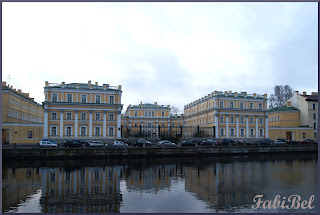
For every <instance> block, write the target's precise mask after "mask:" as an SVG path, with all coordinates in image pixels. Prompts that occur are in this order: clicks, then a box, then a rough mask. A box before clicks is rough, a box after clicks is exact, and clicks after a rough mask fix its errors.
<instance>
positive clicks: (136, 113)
mask: <svg viewBox="0 0 320 215" xmlns="http://www.w3.org/2000/svg"><path fill="white" fill-rule="evenodd" d="M134 116H138V111H134ZM144 116H145V117H154V116H155V112H154V111H145V112H144ZM161 117H165V113H164V111H162V112H161Z"/></svg>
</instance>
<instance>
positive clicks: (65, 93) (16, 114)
mask: <svg viewBox="0 0 320 215" xmlns="http://www.w3.org/2000/svg"><path fill="white" fill-rule="evenodd" d="M2 92H3V96H2V106H3V108H2V115H3V121H2V137H3V138H2V143H3V144H4V145H5V144H37V143H39V142H40V141H41V140H42V139H49V140H50V141H54V142H57V143H58V144H63V143H65V142H66V141H68V140H75V139H76V140H81V141H86V142H91V141H101V142H103V143H108V144H110V143H113V142H114V141H116V140H120V139H122V140H127V141H136V140H138V139H141V138H143V139H148V140H151V141H152V142H159V141H160V140H170V141H172V142H174V143H177V144H178V143H181V142H182V141H183V140H187V139H195V138H196V139H200V140H201V141H202V140H205V139H213V140H217V141H218V140H221V139H231V140H233V141H235V142H237V141H238V140H244V141H246V142H252V143H254V142H257V141H261V140H263V139H268V138H270V139H272V140H276V139H278V138H283V139H286V140H295V141H304V140H306V139H313V140H315V141H317V132H316V131H317V129H316V128H317V114H316V112H317V108H318V99H317V93H312V94H311V95H307V94H306V92H303V94H300V93H299V92H297V91H296V92H295V93H294V95H293V97H292V98H290V99H289V100H288V101H287V103H286V105H284V106H281V107H276V108H270V107H269V108H268V107H267V94H263V95H258V94H256V93H253V94H248V93H247V92H232V91H225V92H222V91H214V92H212V93H210V94H208V95H206V96H204V97H201V98H200V99H197V100H195V101H193V102H190V103H189V104H186V105H185V106H184V113H183V114H179V115H178V114H172V112H171V109H172V108H171V107H170V105H161V104H158V103H157V102H155V103H153V104H150V103H142V102H140V104H137V105H131V104H129V105H128V106H127V109H126V111H125V112H124V113H123V114H121V111H122V109H123V104H122V102H121V97H122V92H123V91H122V86H121V85H118V86H110V85H109V84H102V85H99V84H98V82H95V83H91V81H90V80H89V81H88V83H65V82H62V83H49V82H48V81H46V82H45V86H44V95H45V97H44V102H43V104H42V105H40V104H38V103H36V102H35V101H34V99H33V98H31V97H29V94H28V93H23V92H22V91H21V89H18V90H16V89H14V88H13V87H12V86H7V84H6V82H2Z"/></svg>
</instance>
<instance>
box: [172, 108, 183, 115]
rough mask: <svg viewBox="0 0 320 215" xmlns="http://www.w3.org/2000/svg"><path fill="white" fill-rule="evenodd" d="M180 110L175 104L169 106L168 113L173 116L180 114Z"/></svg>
mask: <svg viewBox="0 0 320 215" xmlns="http://www.w3.org/2000/svg"><path fill="white" fill-rule="evenodd" d="M180 113H181V110H180V109H179V108H177V107H176V106H171V111H170V115H171V116H174V115H175V114H180Z"/></svg>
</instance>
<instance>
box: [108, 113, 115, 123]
mask: <svg viewBox="0 0 320 215" xmlns="http://www.w3.org/2000/svg"><path fill="white" fill-rule="evenodd" d="M109 120H111V121H113V120H114V114H113V113H109Z"/></svg>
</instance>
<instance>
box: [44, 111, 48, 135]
mask: <svg viewBox="0 0 320 215" xmlns="http://www.w3.org/2000/svg"><path fill="white" fill-rule="evenodd" d="M43 138H48V110H44V127H43Z"/></svg>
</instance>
